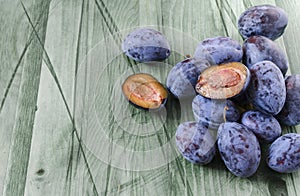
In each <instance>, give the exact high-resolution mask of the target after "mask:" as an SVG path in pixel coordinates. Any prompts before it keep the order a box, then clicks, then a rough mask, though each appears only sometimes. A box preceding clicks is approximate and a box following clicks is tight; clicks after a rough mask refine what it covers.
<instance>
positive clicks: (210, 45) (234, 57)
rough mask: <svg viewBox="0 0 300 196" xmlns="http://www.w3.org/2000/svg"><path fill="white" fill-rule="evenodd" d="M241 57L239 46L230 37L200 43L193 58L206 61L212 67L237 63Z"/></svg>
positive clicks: (241, 51)
mask: <svg viewBox="0 0 300 196" xmlns="http://www.w3.org/2000/svg"><path fill="white" fill-rule="evenodd" d="M242 56H243V50H242V47H241V45H240V44H239V43H238V42H237V41H236V40H233V39H232V38H230V37H224V36H218V37H212V38H207V39H205V40H203V41H201V42H200V43H199V44H198V46H197V48H196V51H195V54H194V58H196V59H206V60H208V61H209V62H210V64H212V65H218V64H223V63H229V62H239V61H241V59H242Z"/></svg>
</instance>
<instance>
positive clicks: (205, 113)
mask: <svg viewBox="0 0 300 196" xmlns="http://www.w3.org/2000/svg"><path fill="white" fill-rule="evenodd" d="M192 109H193V113H194V117H195V120H196V121H197V122H200V123H202V124H205V125H206V126H209V127H210V128H211V129H214V130H217V129H218V128H219V126H220V124H221V123H223V122H225V120H226V121H229V122H235V121H238V120H239V118H240V112H239V110H238V108H237V107H236V106H235V104H234V103H233V102H232V101H231V100H229V99H227V100H214V99H209V98H205V97H203V96H201V95H197V96H196V97H195V98H194V99H193V102H192ZM224 114H225V116H224ZM224 117H225V119H224Z"/></svg>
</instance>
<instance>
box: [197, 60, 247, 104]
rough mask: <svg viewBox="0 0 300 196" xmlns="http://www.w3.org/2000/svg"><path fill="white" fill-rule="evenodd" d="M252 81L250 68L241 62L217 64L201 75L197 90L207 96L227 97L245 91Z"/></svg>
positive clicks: (214, 97) (213, 97) (215, 97)
mask: <svg viewBox="0 0 300 196" xmlns="http://www.w3.org/2000/svg"><path fill="white" fill-rule="evenodd" d="M249 81H250V72H249V70H248V68H247V67H246V66H245V65H243V64H242V63H239V62H231V63H225V64H222V65H215V66H211V67H209V68H207V69H205V70H204V71H203V72H202V73H201V74H200V76H199V79H198V82H197V84H196V91H197V92H198V93H199V94H201V95H202V96H204V97H206V98H211V99H227V98H231V97H234V96H237V95H239V94H241V93H242V92H244V91H245V90H246V88H247V86H248V84H249Z"/></svg>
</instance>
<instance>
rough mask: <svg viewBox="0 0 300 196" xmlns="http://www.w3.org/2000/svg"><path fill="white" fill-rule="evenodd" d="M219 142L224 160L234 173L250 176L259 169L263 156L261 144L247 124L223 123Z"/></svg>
mask: <svg viewBox="0 0 300 196" xmlns="http://www.w3.org/2000/svg"><path fill="white" fill-rule="evenodd" d="M217 144H218V149H219V152H220V155H221V158H222V160H223V161H224V163H225V165H226V167H227V168H228V170H229V171H230V172H232V173H233V174H234V175H236V176H239V177H249V176H252V175H253V174H254V173H255V172H256V171H257V168H258V166H259V163H260V158H261V150H260V145H259V143H258V140H257V138H256V137H255V135H254V134H253V133H252V132H251V131H250V130H248V128H247V127H246V126H244V125H242V124H239V123H236V122H226V123H223V124H221V125H220V127H219V129H218V136H217Z"/></svg>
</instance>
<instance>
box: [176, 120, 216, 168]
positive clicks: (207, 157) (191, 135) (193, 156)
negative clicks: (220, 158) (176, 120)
mask: <svg viewBox="0 0 300 196" xmlns="http://www.w3.org/2000/svg"><path fill="white" fill-rule="evenodd" d="M175 140H176V146H177V148H178V150H179V152H180V153H181V154H182V155H183V157H184V158H185V159H187V160H188V161H190V162H192V163H197V164H202V165H204V164H207V163H209V162H211V161H212V159H213V157H214V156H215V153H216V148H215V143H216V140H215V138H213V136H212V135H211V133H210V131H209V128H208V127H206V126H204V125H202V124H200V123H197V122H184V123H182V124H180V125H179V126H178V128H177V131H176V135H175Z"/></svg>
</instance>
